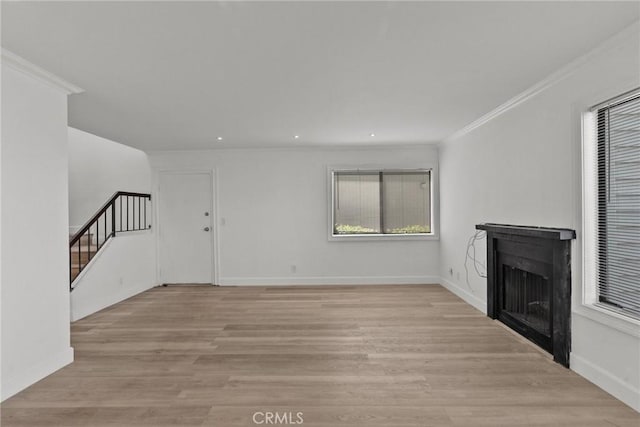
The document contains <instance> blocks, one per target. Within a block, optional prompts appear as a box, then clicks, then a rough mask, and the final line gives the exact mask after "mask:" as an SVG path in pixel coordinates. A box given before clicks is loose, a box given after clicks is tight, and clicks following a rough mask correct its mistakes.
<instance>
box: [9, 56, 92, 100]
mask: <svg viewBox="0 0 640 427" xmlns="http://www.w3.org/2000/svg"><path fill="white" fill-rule="evenodd" d="M2 63H3V64H4V65H7V66H8V67H11V68H13V69H14V70H16V71H19V72H21V73H23V74H26V75H28V76H30V77H33V78H34V79H36V80H39V81H41V82H43V83H45V84H47V85H49V86H51V87H53V88H55V89H58V90H60V91H62V92H64V93H65V94H67V95H73V94H77V93H82V92H84V89H82V88H80V87H78V86H76V85H74V84H73V83H69V82H68V81H66V80H64V79H62V78H60V77H58V76H56V75H55V74H53V73H50V72H49V71H47V70H45V69H44V68H40V67H38V66H37V65H35V64H33V63H31V62H29V61H27V60H26V59H24V58H22V57H21V56H18V55H16V54H15V53H13V52H11V51H10V50H7V49H5V48H2Z"/></svg>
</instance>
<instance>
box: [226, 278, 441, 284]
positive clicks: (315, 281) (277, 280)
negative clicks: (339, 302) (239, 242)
mask: <svg viewBox="0 0 640 427" xmlns="http://www.w3.org/2000/svg"><path fill="white" fill-rule="evenodd" d="M438 282H439V279H438V277H436V276H326V277H314V276H301V277H294V276H292V277H224V278H221V279H220V283H219V284H220V285H221V286H243V285H244V286H277V285H284V286H292V285H423V284H433V283H438Z"/></svg>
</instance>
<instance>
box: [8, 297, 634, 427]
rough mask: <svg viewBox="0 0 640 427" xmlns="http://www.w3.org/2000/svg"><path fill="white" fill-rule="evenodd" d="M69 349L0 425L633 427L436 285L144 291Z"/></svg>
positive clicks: (89, 324) (589, 388)
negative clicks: (271, 420)
mask: <svg viewBox="0 0 640 427" xmlns="http://www.w3.org/2000/svg"><path fill="white" fill-rule="evenodd" d="M72 344H73V347H74V348H75V352H76V353H75V355H76V361H75V362H74V363H73V364H72V365H70V366H68V367H66V368H64V369H62V370H60V371H58V372H57V373H55V374H53V375H51V376H49V377H47V378H46V379H44V380H42V381H40V382H39V383H37V384H35V385H34V386H32V387H30V388H28V389H27V390H25V391H23V392H21V393H19V394H18V395H16V396H14V397H13V398H11V399H9V400H8V401H6V402H5V403H4V404H3V405H2V426H3V427H10V426H139V425H145V426H167V425H171V426H191V425H195V426H200V425H204V426H222V427H225V426H230V427H231V426H254V425H256V424H254V423H253V421H252V416H253V414H254V413H255V412H256V411H261V412H267V411H271V412H278V413H280V414H282V413H284V412H289V411H291V412H293V413H294V420H295V413H296V412H302V413H303V420H304V424H303V425H305V426H389V427H403V426H407V427H408V426H563V427H565V426H576V427H590V426H593V427H601V426H630V427H638V426H640V414H638V413H636V412H634V411H633V410H631V409H630V408H628V407H627V406H625V405H624V404H622V403H620V402H619V401H617V400H616V399H614V398H613V397H611V396H609V395H608V394H607V393H605V392H604V391H602V390H600V389H599V388H597V387H596V386H594V385H592V384H591V383H589V382H588V381H587V380H585V379H583V378H581V377H580V376H578V375H576V374H575V373H573V372H571V371H569V370H567V369H565V368H563V367H562V366H560V365H558V364H555V363H553V362H552V361H551V359H550V358H549V357H548V356H547V355H546V354H544V353H542V352H541V351H539V350H538V349H537V348H535V347H534V346H533V345H531V344H529V343H528V342H526V341H524V340H523V339H521V338H519V337H516V336H514V335H513V334H512V333H511V332H510V331H508V330H506V329H505V328H503V327H502V326H500V324H498V323H496V322H494V321H492V320H490V319H488V318H487V317H485V316H484V315H483V314H481V313H480V312H478V311H476V310H475V309H474V308H472V307H470V306H469V305H467V304H466V303H464V302H463V301H462V300H460V299H458V298H457V297H456V296H454V295H453V294H451V293H450V292H448V291H447V290H445V289H444V288H442V287H440V286H437V285H423V286H323V287H296V288H292V287H269V288H262V287H239V288H234V287H223V288H214V287H203V286H200V287H198V286H183V287H181V286H173V287H168V288H155V289H152V290H150V291H148V292H145V293H143V294H141V295H138V296H136V297H134V298H131V299H129V300H127V301H124V302H122V303H120V304H117V305H115V306H113V307H111V308H108V309H106V310H103V311H101V312H99V313H96V314H94V315H92V316H90V317H88V318H86V319H83V320H81V321H78V322H76V323H74V324H73V325H72ZM258 420H259V421H260V420H262V418H260V417H259V418H258ZM262 425H266V424H262ZM281 425H282V424H281Z"/></svg>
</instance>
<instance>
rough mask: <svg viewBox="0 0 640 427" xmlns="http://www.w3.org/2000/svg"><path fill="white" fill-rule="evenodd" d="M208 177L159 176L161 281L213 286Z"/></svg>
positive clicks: (171, 174) (210, 206)
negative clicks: (211, 284) (210, 284)
mask: <svg viewBox="0 0 640 427" xmlns="http://www.w3.org/2000/svg"><path fill="white" fill-rule="evenodd" d="M211 187H212V185H211V175H209V174H207V173H160V182H159V194H158V199H159V212H158V216H159V223H160V280H161V282H162V283H212V281H213V267H212V266H213V250H212V246H213V245H212V242H213V240H212V236H213V230H212V221H211V218H212V213H211V208H212V198H213V191H212V188H211Z"/></svg>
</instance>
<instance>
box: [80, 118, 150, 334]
mask: <svg viewBox="0 0 640 427" xmlns="http://www.w3.org/2000/svg"><path fill="white" fill-rule="evenodd" d="M116 191H132V192H139V193H151V166H150V164H149V160H148V158H147V155H146V154H145V153H144V152H142V151H140V150H137V149H135V148H131V147H128V146H126V145H122V144H119V143H117V142H114V141H111V140H108V139H105V138H101V137H99V136H96V135H92V134H90V133H87V132H83V131H81V130H78V129H74V128H71V127H70V128H69V223H70V224H71V229H72V231H77V229H78V228H79V227H80V226H82V225H83V224H84V223H85V222H86V221H87V220H89V218H91V217H92V216H93V215H94V214H95V213H96V211H97V210H98V209H99V208H100V207H101V206H102V205H104V203H105V202H106V201H107V200H108V199H109V198H110V197H111V196H112V195H113V194H114V193H115V192H116ZM151 203H152V205H151V206H153V203H154V201H153V200H152V201H151ZM155 253H156V249H155V234H154V229H153V228H152V229H151V230H150V231H142V232H132V233H119V234H117V235H116V237H115V238H114V239H111V240H110V241H109V242H108V243H107V245H106V246H104V247H103V248H102V249H101V251H100V252H99V253H98V255H97V256H96V257H95V258H94V259H92V260H91V263H90V264H89V265H88V266H87V267H86V268H85V269H84V270H83V271H82V272H81V273H80V276H78V278H77V279H76V280H75V281H74V290H73V292H72V293H71V317H72V320H74V321H75V320H78V319H81V318H83V317H85V316H88V315H90V314H92V313H95V312H96V311H99V310H101V309H103V308H105V307H108V306H110V305H112V304H115V303H117V302H120V301H122V300H123V299H126V298H129V297H131V296H133V295H136V294H138V293H140V292H142V291H145V290H147V289H149V288H151V287H153V286H155V284H156V258H155Z"/></svg>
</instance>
